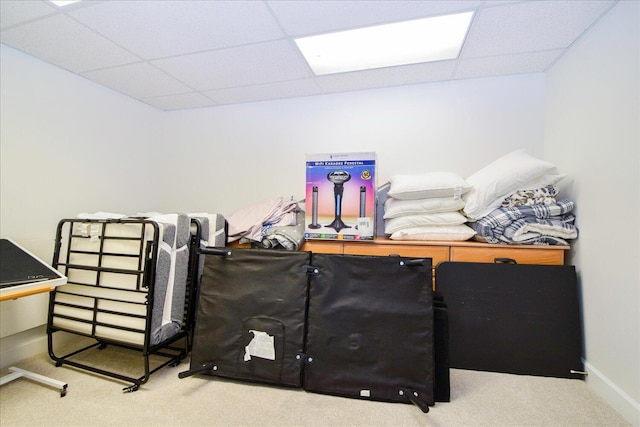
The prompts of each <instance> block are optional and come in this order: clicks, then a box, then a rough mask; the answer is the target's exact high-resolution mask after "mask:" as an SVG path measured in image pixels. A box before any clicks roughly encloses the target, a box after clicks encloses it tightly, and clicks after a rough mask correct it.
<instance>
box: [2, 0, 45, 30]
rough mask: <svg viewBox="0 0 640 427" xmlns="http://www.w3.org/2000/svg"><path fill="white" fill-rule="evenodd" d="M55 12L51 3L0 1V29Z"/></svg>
mask: <svg viewBox="0 0 640 427" xmlns="http://www.w3.org/2000/svg"><path fill="white" fill-rule="evenodd" d="M54 13H57V10H56V8H55V7H54V6H53V5H49V4H46V3H41V2H35V1H30V2H26V1H6V0H4V1H0V30H4V29H6V28H7V27H10V26H12V25H17V24H22V23H25V22H28V21H31V20H32V19H37V18H42V17H43V16H47V15H52V14H54Z"/></svg>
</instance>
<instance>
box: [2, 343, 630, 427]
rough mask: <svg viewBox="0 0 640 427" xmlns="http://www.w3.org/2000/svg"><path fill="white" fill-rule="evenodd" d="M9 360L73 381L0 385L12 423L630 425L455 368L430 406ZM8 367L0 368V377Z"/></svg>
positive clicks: (507, 380)
mask: <svg viewBox="0 0 640 427" xmlns="http://www.w3.org/2000/svg"><path fill="white" fill-rule="evenodd" d="M88 357H89V359H91V358H95V359H94V360H96V362H98V363H102V362H104V363H111V364H113V366H114V367H115V368H117V369H122V370H124V371H123V372H126V371H127V370H129V371H131V372H132V373H137V372H141V371H139V370H137V368H138V367H140V366H142V365H141V364H140V360H141V358H140V356H139V354H136V353H133V352H130V351H127V350H122V349H118V348H114V347H108V348H107V349H105V350H96V351H95V354H93V355H88ZM15 366H17V367H19V368H22V369H27V370H31V371H34V372H36V373H39V374H42V375H46V376H50V377H52V378H55V379H57V380H61V381H64V382H67V383H68V384H69V386H68V391H67V395H66V396H65V397H62V398H61V397H60V393H59V392H58V391H57V390H56V389H54V388H51V387H49V386H45V385H41V384H37V383H34V382H32V381H31V380H28V379H24V378H21V379H18V380H15V381H12V382H10V383H7V384H5V385H3V386H2V387H1V388H0V425H1V426H2V427H10V426H107V425H109V426H115V425H133V426H172V427H173V426H626V425H629V424H628V423H626V422H625V420H624V419H623V418H622V417H621V416H620V415H619V414H618V413H616V412H615V411H614V410H613V409H612V408H611V407H610V406H608V405H607V404H606V403H605V402H604V401H603V400H602V399H601V398H600V397H598V396H597V395H595V394H594V393H593V392H592V391H591V390H590V389H589V387H588V386H587V385H586V384H585V383H584V382H583V381H579V380H567V379H558V378H542V377H532V376H522V375H509V374H499V373H490V372H476V371H466V370H456V369H452V370H451V402H448V403H437V404H436V405H435V406H433V407H432V408H431V410H430V412H429V413H428V414H423V413H422V412H421V411H420V410H419V409H418V408H417V407H415V406H413V405H410V404H400V403H386V402H372V401H366V400H360V399H350V398H344V397H336V396H329V395H322V394H317V393H311V392H305V391H303V390H301V389H291V388H284V387H276V386H268V385H263V384H253V383H246V382H240V381H231V380H224V379H220V378H216V377H210V376H194V377H189V378H184V379H179V378H178V373H179V372H182V371H185V370H187V369H189V363H188V360H187V361H184V362H183V363H182V364H181V365H180V366H177V367H173V368H171V367H167V368H163V369H161V370H160V371H158V372H157V373H155V374H153V375H152V376H151V379H150V380H149V382H148V383H146V384H144V385H143V386H142V387H141V388H140V390H138V391H136V392H134V393H123V392H122V389H123V387H125V386H127V385H129V384H127V383H124V382H121V381H118V380H114V379H111V378H106V377H101V376H98V375H95V374H92V373H88V372H86V371H81V370H77V369H74V368H71V367H67V366H63V367H58V368H56V367H55V366H54V364H53V362H52V361H51V360H50V359H49V357H48V355H46V354H42V355H39V356H36V357H33V358H30V359H27V360H24V361H22V362H20V363H17V364H15ZM6 373H7V370H6V369H4V370H2V375H4V374H6Z"/></svg>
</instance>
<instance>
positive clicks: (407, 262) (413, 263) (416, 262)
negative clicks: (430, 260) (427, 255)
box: [400, 258, 424, 267]
mask: <svg viewBox="0 0 640 427" xmlns="http://www.w3.org/2000/svg"><path fill="white" fill-rule="evenodd" d="M400 265H402V266H406V267H422V266H424V259H421V258H417V259H403V260H400Z"/></svg>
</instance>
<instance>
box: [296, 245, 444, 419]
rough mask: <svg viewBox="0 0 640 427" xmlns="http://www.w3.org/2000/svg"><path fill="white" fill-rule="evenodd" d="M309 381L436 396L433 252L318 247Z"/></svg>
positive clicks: (313, 387)
mask: <svg viewBox="0 0 640 427" xmlns="http://www.w3.org/2000/svg"><path fill="white" fill-rule="evenodd" d="M312 266H313V267H314V268H316V269H317V274H316V275H315V276H312V278H311V280H310V285H309V286H310V288H309V313H308V332H307V345H306V366H305V370H304V388H305V389H306V390H309V391H314V392H320V393H328V394H336V395H343V396H349V397H357V398H363V399H372V400H385V401H395V402H407V403H408V402H410V400H411V401H413V402H414V403H416V404H418V405H419V406H421V408H423V410H424V411H426V410H428V408H427V407H426V405H432V404H433V403H434V394H433V390H434V348H433V322H434V317H433V316H434V314H433V294H432V291H431V259H421V260H409V259H406V258H400V257H375V256H355V255H331V254H313V257H312Z"/></svg>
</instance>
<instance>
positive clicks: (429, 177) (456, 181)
mask: <svg viewBox="0 0 640 427" xmlns="http://www.w3.org/2000/svg"><path fill="white" fill-rule="evenodd" d="M390 182H391V186H390V188H389V193H388V195H389V196H390V197H393V198H396V199H401V200H415V199H426V198H431V197H449V196H456V197H460V195H462V194H464V193H466V192H467V191H469V190H470V189H471V186H470V185H469V183H468V182H467V181H465V180H464V179H462V178H461V177H460V176H458V175H456V174H455V173H452V172H428V173H423V174H405V175H394V176H393V177H391V180H390Z"/></svg>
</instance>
